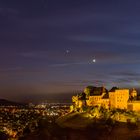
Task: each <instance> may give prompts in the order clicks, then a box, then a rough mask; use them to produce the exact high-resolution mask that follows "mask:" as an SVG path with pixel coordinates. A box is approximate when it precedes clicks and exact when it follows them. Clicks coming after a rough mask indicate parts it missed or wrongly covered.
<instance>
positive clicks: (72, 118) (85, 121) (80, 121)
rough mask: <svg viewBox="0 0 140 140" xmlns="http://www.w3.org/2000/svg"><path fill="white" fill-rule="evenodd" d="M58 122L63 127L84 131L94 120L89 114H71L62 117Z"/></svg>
mask: <svg viewBox="0 0 140 140" xmlns="http://www.w3.org/2000/svg"><path fill="white" fill-rule="evenodd" d="M56 122H57V124H58V125H60V126H61V127H68V128H73V129H83V128H86V127H87V126H88V125H90V124H91V123H93V118H92V117H91V116H90V115H89V114H88V113H71V114H67V115H65V116H62V117H60V118H59V119H58V120H57V121H56Z"/></svg>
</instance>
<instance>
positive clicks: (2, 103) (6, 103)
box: [0, 99, 25, 106]
mask: <svg viewBox="0 0 140 140" xmlns="http://www.w3.org/2000/svg"><path fill="white" fill-rule="evenodd" d="M10 105H12V106H23V105H25V104H23V103H17V102H13V101H8V100H6V99H0V106H10Z"/></svg>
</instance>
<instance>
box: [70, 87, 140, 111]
mask: <svg viewBox="0 0 140 140" xmlns="http://www.w3.org/2000/svg"><path fill="white" fill-rule="evenodd" d="M72 101H73V102H74V103H75V106H76V107H77V108H81V107H82V106H102V107H104V108H107V109H115V108H118V109H128V110H133V111H140V101H139V100H137V91H136V90H135V89H132V90H131V91H130V90H129V89H119V88H117V87H113V88H112V89H111V90H110V91H108V90H107V89H106V88H105V87H93V86H88V87H86V88H85V90H84V92H83V93H81V94H79V95H77V96H73V97H72Z"/></svg>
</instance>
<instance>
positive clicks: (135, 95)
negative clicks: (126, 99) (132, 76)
mask: <svg viewBox="0 0 140 140" xmlns="http://www.w3.org/2000/svg"><path fill="white" fill-rule="evenodd" d="M130 96H131V97H133V98H134V97H137V91H136V90H135V89H134V88H133V89H132V91H131V92H130Z"/></svg>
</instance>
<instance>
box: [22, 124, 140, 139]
mask: <svg viewBox="0 0 140 140" xmlns="http://www.w3.org/2000/svg"><path fill="white" fill-rule="evenodd" d="M45 124H46V123H45V122H42V124H41V127H40V129H39V130H38V131H36V132H34V133H30V134H27V135H26V136H24V137H23V138H20V140H140V128H139V127H138V126H135V125H133V124H129V125H128V124H126V123H119V124H116V125H115V126H109V125H103V124H101V125H100V124H94V125H92V126H90V127H87V128H85V129H82V130H74V129H68V128H61V127H59V126H58V125H57V124H53V125H45Z"/></svg>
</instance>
